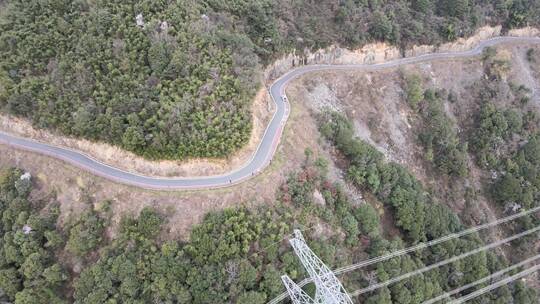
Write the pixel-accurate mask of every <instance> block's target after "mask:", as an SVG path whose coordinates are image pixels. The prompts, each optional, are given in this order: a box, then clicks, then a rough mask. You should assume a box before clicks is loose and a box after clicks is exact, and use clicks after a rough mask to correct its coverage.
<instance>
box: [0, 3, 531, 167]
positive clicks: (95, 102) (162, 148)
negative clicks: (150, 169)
mask: <svg viewBox="0 0 540 304" xmlns="http://www.w3.org/2000/svg"><path fill="white" fill-rule="evenodd" d="M0 5H1V8H2V9H1V14H0V35H1V36H0V41H1V42H0V57H1V58H2V61H1V63H0V66H1V68H0V107H1V109H2V111H4V112H8V113H11V114H14V115H17V116H19V117H24V118H27V119H29V120H31V121H32V123H33V124H34V125H35V126H36V127H38V128H48V129H53V130H56V131H58V132H59V133H61V134H64V135H73V136H76V137H83V138H86V139H90V140H94V141H103V142H107V143H111V144H114V145H117V146H120V147H122V148H124V149H126V150H129V151H132V152H135V153H137V154H139V155H143V156H145V157H147V158H152V159H184V158H189V157H223V156H227V155H230V154H231V152H233V151H236V150H238V149H239V148H240V147H242V146H244V145H245V144H246V142H247V141H248V139H249V134H250V132H251V126H252V125H251V116H250V115H249V114H250V113H249V111H250V107H249V105H250V101H251V99H252V97H253V96H254V94H255V92H256V88H257V87H258V86H259V84H260V75H259V71H260V66H261V64H262V65H264V64H266V63H269V62H271V61H272V60H273V59H275V58H277V57H278V56H279V55H282V54H285V53H287V52H290V51H291V50H292V49H295V48H296V49H299V50H302V49H304V48H319V47H324V46H327V45H330V44H340V45H343V46H347V47H352V48H354V47H357V46H359V45H362V44H365V43H366V42H370V41H375V40H376V41H388V42H391V43H392V44H395V45H398V46H400V47H401V48H405V47H407V46H410V45H412V44H438V43H441V42H444V41H448V40H453V39H455V38H457V37H462V36H467V35H470V34H472V33H473V32H474V29H476V28H478V27H480V26H482V25H486V24H502V25H504V28H505V29H508V28H513V27H520V26H523V25H525V24H532V25H534V24H537V23H538V21H539V20H538V16H539V15H540V14H538V12H539V7H540V4H539V2H538V1H533V2H532V3H531V2H530V1H512V2H511V3H509V2H505V1H497V2H495V3H493V2H492V1H482V0H477V1H447V0H437V1H425V0H419V1H412V2H410V1H386V2H380V1H338V2H336V1H318V2H317V3H316V4H315V3H313V2H311V1H293V2H291V1H270V0H244V1H240V0H229V1H213V0H206V1H191V0H182V1H174V2H173V1H85V0H82V1H75V2H71V1H30V2H29V1H16V0H14V1H5V3H4V2H2V3H0Z"/></svg>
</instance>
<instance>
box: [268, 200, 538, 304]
mask: <svg viewBox="0 0 540 304" xmlns="http://www.w3.org/2000/svg"><path fill="white" fill-rule="evenodd" d="M539 210H540V206H538V207H535V208H532V209H529V210H526V211H522V212H519V213H516V214H512V215H510V216H507V217H504V218H501V219H498V220H495V221H493V222H489V223H485V224H482V225H479V226H475V227H472V228H469V229H466V230H463V231H461V232H458V233H451V234H448V235H446V236H444V237H441V238H438V239H435V240H431V241H429V242H426V243H419V244H417V245H414V246H411V247H408V248H405V249H401V250H397V251H394V252H391V253H388V254H385V255H382V256H378V257H374V258H371V259H367V260H364V261H361V262H359V263H356V264H352V265H349V266H345V267H341V268H337V269H336V270H334V274H336V275H340V274H343V273H346V272H349V271H353V270H356V269H359V268H363V267H366V266H369V265H372V264H375V263H378V262H382V261H386V260H389V259H391V258H395V257H399V256H401V255H404V254H407V253H410V252H414V251H418V250H421V249H425V248H427V247H431V246H434V245H437V244H440V243H443V242H446V241H449V240H453V239H456V238H460V237H462V236H465V235H469V234H472V233H475V232H477V231H480V230H484V229H486V228H491V227H494V226H497V225H500V224H503V223H507V222H509V221H512V220H515V219H518V218H520V217H523V216H526V215H529V214H531V213H533V212H536V211H539ZM312 281H313V280H312V279H311V278H305V279H304V280H302V281H300V282H299V283H298V286H299V287H303V286H305V285H307V284H309V283H311V282H312ZM287 296H288V293H287V292H283V293H281V294H280V295H278V296H277V297H275V298H274V299H272V300H271V301H270V302H268V304H277V303H279V302H281V301H283V300H284V299H285V298H287Z"/></svg>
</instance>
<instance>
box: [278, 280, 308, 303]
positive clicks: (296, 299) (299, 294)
mask: <svg viewBox="0 0 540 304" xmlns="http://www.w3.org/2000/svg"><path fill="white" fill-rule="evenodd" d="M281 280H282V281H283V285H285V288H287V292H288V293H289V296H290V297H291V301H292V302H293V304H313V303H315V301H313V299H312V298H311V297H310V296H308V295H307V293H305V292H304V291H303V290H302V288H300V286H298V285H296V283H294V282H293V280H291V278H289V276H288V275H283V276H281Z"/></svg>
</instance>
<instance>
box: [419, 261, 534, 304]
mask: <svg viewBox="0 0 540 304" xmlns="http://www.w3.org/2000/svg"><path fill="white" fill-rule="evenodd" d="M538 259H540V254H538V255H535V256H533V257H530V258H528V259H526V260H524V261H521V262H519V263H517V264H514V265H512V266H509V267H506V268H504V269H501V270H499V271H497V272H494V273H492V274H491V275H488V276H486V277H483V278H481V279H479V280H477V281H474V282H472V283H469V284H466V285H463V286H461V287H459V288H456V289H453V290H451V291H448V292H445V293H443V294H441V295H439V296H437V297H435V298H432V299H430V300H428V301H424V302H422V304H433V303H436V302H438V301H441V300H443V299H446V298H448V297H450V296H453V295H455V294H457V293H460V292H462V291H464V290H467V289H469V288H471V287H474V286H477V285H480V284H482V283H485V282H488V281H490V280H493V279H494V278H497V277H500V276H502V275H504V274H506V273H508V272H510V271H512V270H514V269H516V268H519V267H522V266H524V265H527V264H529V263H531V262H534V261H535V260H538Z"/></svg>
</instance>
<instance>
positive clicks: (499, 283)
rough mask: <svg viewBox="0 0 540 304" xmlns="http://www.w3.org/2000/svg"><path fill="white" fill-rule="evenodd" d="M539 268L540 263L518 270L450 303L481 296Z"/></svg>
mask: <svg viewBox="0 0 540 304" xmlns="http://www.w3.org/2000/svg"><path fill="white" fill-rule="evenodd" d="M537 270H540V265H535V266H533V267H531V268H529V269H526V270H523V271H522V272H518V273H516V274H515V275H513V276H509V277H508V278H506V279H502V280H500V281H497V282H495V283H493V284H491V285H489V286H486V287H484V288H481V289H478V290H477V291H475V292H472V293H470V294H468V295H466V296H463V297H461V298H459V299H456V300H454V301H451V302H450V303H448V304H461V303H464V302H467V301H468V300H471V299H474V298H476V297H479V296H481V295H483V294H484V293H486V292H489V291H492V290H493V289H497V288H499V287H501V286H503V285H506V284H508V283H511V282H513V281H515V280H517V279H519V278H522V277H524V276H527V275H529V274H531V273H533V272H535V271H537Z"/></svg>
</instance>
